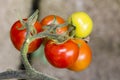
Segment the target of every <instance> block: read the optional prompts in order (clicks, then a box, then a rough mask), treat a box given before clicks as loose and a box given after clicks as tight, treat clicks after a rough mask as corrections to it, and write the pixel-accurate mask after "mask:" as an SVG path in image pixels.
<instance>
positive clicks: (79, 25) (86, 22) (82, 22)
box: [68, 12, 93, 38]
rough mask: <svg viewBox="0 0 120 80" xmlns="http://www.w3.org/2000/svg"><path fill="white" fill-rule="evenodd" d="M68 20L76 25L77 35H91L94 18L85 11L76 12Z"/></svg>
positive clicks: (80, 36) (82, 36)
mask: <svg viewBox="0 0 120 80" xmlns="http://www.w3.org/2000/svg"><path fill="white" fill-rule="evenodd" d="M68 22H69V23H70V24H72V25H73V26H75V36H76V37H78V38H85V37H87V36H89V35H90V33H91V32H92V28H93V22H92V19H91V18H90V17H89V15H88V14H87V13H85V12H75V13H73V14H72V15H71V16H70V17H69V18H68Z"/></svg>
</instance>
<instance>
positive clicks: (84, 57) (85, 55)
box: [68, 39, 92, 71]
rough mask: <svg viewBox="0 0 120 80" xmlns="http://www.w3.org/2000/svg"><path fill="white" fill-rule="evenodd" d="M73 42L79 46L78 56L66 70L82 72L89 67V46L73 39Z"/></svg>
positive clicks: (90, 53)
mask: <svg viewBox="0 0 120 80" xmlns="http://www.w3.org/2000/svg"><path fill="white" fill-rule="evenodd" d="M75 42H76V43H77V44H79V45H80V47H79V55H78V58H77V60H76V62H75V63H74V64H73V65H72V66H70V67H69V68H68V69H70V70H72V71H82V70H85V69H86V68H87V67H88V66H89V65H90V63H91V60H92V51H91V49H90V47H89V45H88V44H87V43H86V42H85V41H84V40H82V39H75Z"/></svg>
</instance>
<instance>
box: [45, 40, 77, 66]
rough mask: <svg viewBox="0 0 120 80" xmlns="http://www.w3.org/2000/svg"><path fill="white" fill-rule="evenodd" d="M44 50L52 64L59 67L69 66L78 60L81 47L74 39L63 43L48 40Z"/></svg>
mask: <svg viewBox="0 0 120 80" xmlns="http://www.w3.org/2000/svg"><path fill="white" fill-rule="evenodd" d="M44 50H45V56H46V58H47V60H48V62H49V63H50V64H51V65H53V66H54V67H57V68H67V67H69V66H71V65H72V64H73V63H74V62H75V61H76V59H77V57H78V52H79V47H78V45H77V44H76V43H74V42H73V41H72V40H68V41H67V42H65V43H62V44H56V43H55V42H53V41H48V42H47V44H46V45H45V49H44Z"/></svg>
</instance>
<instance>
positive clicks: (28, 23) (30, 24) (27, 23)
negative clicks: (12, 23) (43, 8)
mask: <svg viewBox="0 0 120 80" xmlns="http://www.w3.org/2000/svg"><path fill="white" fill-rule="evenodd" d="M38 12H39V11H38V10H36V11H35V12H34V13H33V15H32V16H30V17H29V18H28V19H20V23H21V25H22V27H20V28H19V27H17V29H18V30H25V29H29V33H30V34H31V36H33V35H35V34H37V30H36V29H35V27H34V24H35V22H36V21H37V18H38V15H37V14H38ZM28 27H29V28H28Z"/></svg>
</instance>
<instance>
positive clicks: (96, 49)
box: [0, 0, 120, 80]
mask: <svg viewBox="0 0 120 80" xmlns="http://www.w3.org/2000/svg"><path fill="white" fill-rule="evenodd" d="M0 8H1V10H0V28H1V29H0V33H1V34H0V55H1V56H0V72H3V71H6V70H7V69H16V70H17V69H18V68H19V66H20V64H21V58H20V54H19V51H17V50H16V49H15V48H14V47H13V45H12V43H11V42H10V38H9V35H10V34H9V31H10V28H11V26H12V24H13V23H14V22H15V21H16V20H18V18H19V17H18V15H20V17H22V18H25V17H28V16H29V15H30V14H31V13H33V11H34V10H35V9H37V8H38V9H39V11H40V13H39V20H41V19H42V18H43V17H45V16H47V15H49V14H55V15H59V16H61V17H63V18H64V19H67V18H68V16H69V15H70V14H72V13H73V12H76V11H85V12H86V13H88V14H89V15H90V17H91V18H92V20H93V22H94V26H93V27H94V28H93V32H92V34H91V39H90V43H89V45H90V46H91V49H92V52H93V54H92V55H93V60H92V63H91V65H90V66H89V68H87V69H86V70H84V71H82V72H77V73H76V72H72V71H69V70H67V69H57V68H54V67H52V66H51V65H49V64H48V63H47V62H46V61H45V60H44V59H41V58H43V56H42V57H41V56H38V55H39V54H38V53H40V51H41V50H40V49H39V50H38V51H37V52H35V53H34V55H33V57H32V58H31V62H32V65H33V67H34V68H36V69H37V70H38V71H41V72H44V73H46V74H49V75H52V76H54V77H57V78H59V79H60V80H120V76H119V75H120V29H119V28H120V0H102V1H100V0H0ZM41 52H42V51H41ZM12 80H13V79H12Z"/></svg>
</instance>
